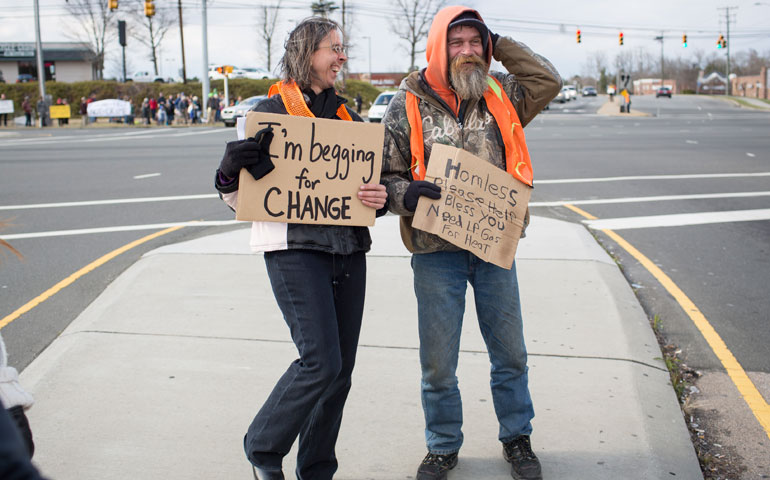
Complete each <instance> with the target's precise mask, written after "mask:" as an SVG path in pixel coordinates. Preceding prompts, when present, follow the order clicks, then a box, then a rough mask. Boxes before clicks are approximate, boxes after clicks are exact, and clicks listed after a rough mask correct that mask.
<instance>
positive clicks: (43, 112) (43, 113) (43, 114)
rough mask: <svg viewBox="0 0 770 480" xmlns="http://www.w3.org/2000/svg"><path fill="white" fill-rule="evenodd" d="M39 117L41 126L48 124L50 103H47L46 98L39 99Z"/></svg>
mask: <svg viewBox="0 0 770 480" xmlns="http://www.w3.org/2000/svg"><path fill="white" fill-rule="evenodd" d="M37 117H38V119H39V120H40V126H41V127H46V126H48V104H46V103H45V99H44V98H41V99H40V100H38V101H37Z"/></svg>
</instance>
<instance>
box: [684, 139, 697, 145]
mask: <svg viewBox="0 0 770 480" xmlns="http://www.w3.org/2000/svg"><path fill="white" fill-rule="evenodd" d="M686 142H687V143H689V144H691V145H697V144H698V141H697V140H686Z"/></svg>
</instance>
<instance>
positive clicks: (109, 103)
mask: <svg viewBox="0 0 770 480" xmlns="http://www.w3.org/2000/svg"><path fill="white" fill-rule="evenodd" d="M87 110H88V113H87V115H88V116H89V117H125V116H126V115H131V104H130V103H129V102H126V101H124V100H117V99H107V100H99V101H96V102H91V103H89V104H88V107H87Z"/></svg>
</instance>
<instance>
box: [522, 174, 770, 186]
mask: <svg viewBox="0 0 770 480" xmlns="http://www.w3.org/2000/svg"><path fill="white" fill-rule="evenodd" d="M768 176H770V172H755V173H695V174H685V175H639V176H635V177H632V176H628V177H594V178H557V179H553V180H535V183H536V184H538V185H540V184H550V183H594V182H624V181H628V180H682V179H690V178H737V177H768Z"/></svg>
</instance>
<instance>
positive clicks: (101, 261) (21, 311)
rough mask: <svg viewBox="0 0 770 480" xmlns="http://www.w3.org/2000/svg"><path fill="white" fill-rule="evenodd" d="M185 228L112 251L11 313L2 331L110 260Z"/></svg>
mask: <svg viewBox="0 0 770 480" xmlns="http://www.w3.org/2000/svg"><path fill="white" fill-rule="evenodd" d="M183 227H184V225H180V226H176V227H170V228H167V229H165V230H161V231H159V232H155V233H153V234H150V235H147V236H146V237H142V238H140V239H138V240H134V241H133V242H131V243H128V244H126V245H123V246H122V247H120V248H118V249H115V250H113V251H111V252H110V253H108V254H106V255H104V256H103V257H101V258H98V259H97V260H94V261H93V262H91V263H89V264H88V265H86V266H85V267H83V268H81V269H80V270H78V271H77V272H75V273H73V274H72V275H70V276H69V277H67V278H65V279H64V280H62V281H60V282H59V283H57V284H56V285H54V286H53V287H51V288H49V289H48V290H46V291H45V292H43V293H41V294H40V295H38V296H37V297H35V298H33V299H32V300H30V301H29V302H27V303H26V304H24V305H23V306H21V307H20V308H18V309H17V310H16V311H15V312H13V313H11V314H10V315H8V316H7V317H5V318H3V319H2V320H0V329H2V328H3V327H5V326H6V325H8V324H9V323H11V322H12V321H14V320H16V319H17V318H19V317H20V316H22V315H24V314H25V313H27V312H29V311H30V310H32V309H33V308H35V307H37V306H38V305H40V304H41V303H43V302H45V301H46V300H48V299H49V298H51V297H53V296H54V295H56V294H57V293H58V292H59V291H60V290H62V289H63V288H65V287H67V286H69V285H72V284H73V283H75V281H76V280H77V279H79V278H80V277H82V276H83V275H85V274H87V273H88V272H91V271H93V270H95V269H96V268H98V267H100V266H102V265H104V264H105V263H107V262H109V261H110V260H112V259H113V258H115V257H117V256H118V255H120V254H122V253H125V252H127V251H129V250H131V249H132V248H134V247H137V246H139V245H141V244H143V243H145V242H149V241H150V240H153V239H155V238H158V237H160V236H163V235H166V234H167V233H171V232H173V231H175V230H179V229H180V228H183Z"/></svg>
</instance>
